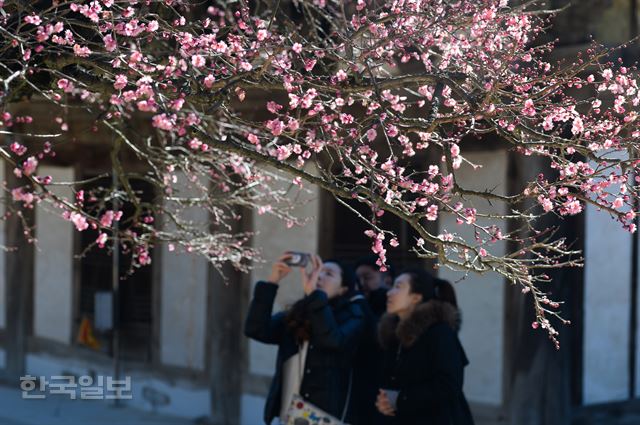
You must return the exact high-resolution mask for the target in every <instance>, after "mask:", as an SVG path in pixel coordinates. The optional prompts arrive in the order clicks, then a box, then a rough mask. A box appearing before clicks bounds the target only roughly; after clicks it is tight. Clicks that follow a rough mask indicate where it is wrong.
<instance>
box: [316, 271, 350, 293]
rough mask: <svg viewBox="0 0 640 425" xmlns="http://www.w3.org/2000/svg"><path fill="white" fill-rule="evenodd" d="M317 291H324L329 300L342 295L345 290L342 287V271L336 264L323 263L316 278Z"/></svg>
mask: <svg viewBox="0 0 640 425" xmlns="http://www.w3.org/2000/svg"><path fill="white" fill-rule="evenodd" d="M318 289H320V290H322V291H324V292H325V293H326V294H327V297H328V298H329V299H331V298H335V297H337V296H340V295H342V294H344V293H345V292H346V290H347V288H345V287H343V286H342V269H341V268H340V266H339V265H337V264H336V263H324V264H323V265H322V269H321V270H320V275H319V276H318Z"/></svg>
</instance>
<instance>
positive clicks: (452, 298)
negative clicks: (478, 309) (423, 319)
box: [398, 268, 458, 308]
mask: <svg viewBox="0 0 640 425" xmlns="http://www.w3.org/2000/svg"><path fill="white" fill-rule="evenodd" d="M405 273H406V274H408V275H409V277H410V280H409V284H410V285H411V292H412V293H414V294H420V295H422V302H427V301H430V300H433V299H436V300H439V301H443V302H447V303H449V304H451V305H453V306H454V307H456V308H458V300H457V299H456V292H455V290H454V289H453V285H451V284H450V283H449V282H448V281H446V280H444V279H439V278H437V277H434V276H432V275H431V273H429V272H427V271H426V270H423V269H421V268H408V269H405V270H403V271H402V272H400V273H399V274H398V275H401V274H405Z"/></svg>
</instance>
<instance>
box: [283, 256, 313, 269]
mask: <svg viewBox="0 0 640 425" xmlns="http://www.w3.org/2000/svg"><path fill="white" fill-rule="evenodd" d="M287 254H289V255H290V256H291V257H290V258H289V259H288V260H285V263H286V264H287V265H289V266H291V267H306V266H307V264H309V260H311V254H308V253H306V252H287Z"/></svg>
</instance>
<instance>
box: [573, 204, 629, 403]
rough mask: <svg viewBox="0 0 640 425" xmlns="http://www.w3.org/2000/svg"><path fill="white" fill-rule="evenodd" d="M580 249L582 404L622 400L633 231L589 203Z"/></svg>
mask: <svg viewBox="0 0 640 425" xmlns="http://www.w3.org/2000/svg"><path fill="white" fill-rule="evenodd" d="M584 254H585V270H584V277H585V282H584V285H585V286H584V340H583V344H584V345H583V353H584V375H583V391H584V392H583V397H584V403H585V404H593V403H600V402H608V401H616V400H626V399H627V392H628V384H629V382H628V381H629V379H628V360H629V356H628V349H629V327H628V323H629V294H630V282H631V235H630V234H629V233H628V232H625V231H624V230H622V228H621V226H620V225H619V223H617V222H616V221H614V220H612V219H611V217H609V215H608V214H606V213H605V212H602V211H597V210H596V209H595V208H594V207H592V206H587V209H586V216H585V252H584Z"/></svg>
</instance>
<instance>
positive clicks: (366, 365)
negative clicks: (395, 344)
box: [352, 288, 387, 425]
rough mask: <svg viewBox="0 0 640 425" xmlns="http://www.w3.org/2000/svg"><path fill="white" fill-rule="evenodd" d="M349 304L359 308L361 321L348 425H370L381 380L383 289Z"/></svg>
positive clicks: (385, 296)
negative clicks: (355, 304) (351, 412)
mask: <svg viewBox="0 0 640 425" xmlns="http://www.w3.org/2000/svg"><path fill="white" fill-rule="evenodd" d="M352 300H353V301H354V302H356V303H357V304H358V305H359V306H360V308H361V309H362V312H363V313H364V318H365V327H364V332H363V333H362V339H361V342H360V345H359V347H358V351H357V352H356V358H355V361H354V368H353V378H354V381H353V383H354V387H353V388H354V392H353V397H354V403H355V406H354V409H355V412H354V416H353V422H352V425H372V424H373V421H374V417H375V416H376V414H377V409H376V405H375V402H376V396H377V395H378V388H380V381H381V379H382V369H381V368H380V365H381V364H382V361H383V353H382V348H381V347H380V344H379V341H378V322H379V321H380V317H381V316H382V314H384V312H385V310H386V301H387V289H386V288H380V289H378V290H376V291H373V292H371V293H370V294H369V297H367V298H365V297H364V295H358V296H356V297H354V298H352Z"/></svg>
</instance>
